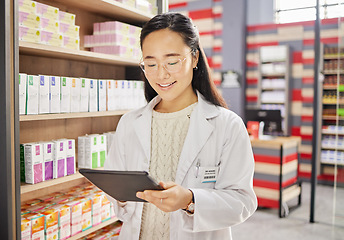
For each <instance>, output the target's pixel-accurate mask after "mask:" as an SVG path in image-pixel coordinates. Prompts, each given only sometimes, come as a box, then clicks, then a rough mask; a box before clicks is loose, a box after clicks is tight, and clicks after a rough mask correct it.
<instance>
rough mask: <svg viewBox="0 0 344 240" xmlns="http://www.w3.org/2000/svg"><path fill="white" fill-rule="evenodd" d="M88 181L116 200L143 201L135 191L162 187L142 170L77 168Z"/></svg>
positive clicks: (160, 188)
mask: <svg viewBox="0 0 344 240" xmlns="http://www.w3.org/2000/svg"><path fill="white" fill-rule="evenodd" d="M79 172H80V173H81V174H82V175H84V176H85V177H86V178H87V179H88V180H89V181H90V182H92V183H93V184H94V185H96V186H97V187H98V188H100V189H101V190H103V191H104V192H105V193H107V194H108V195H110V196H111V197H113V198H114V199H116V200H118V201H134V202H145V200H143V199H140V198H137V197H136V193H137V192H142V191H144V190H163V188H162V187H161V186H160V185H159V184H158V183H157V182H156V181H155V180H154V179H153V178H151V177H150V176H149V175H148V173H147V172H144V171H112V170H94V169H79Z"/></svg>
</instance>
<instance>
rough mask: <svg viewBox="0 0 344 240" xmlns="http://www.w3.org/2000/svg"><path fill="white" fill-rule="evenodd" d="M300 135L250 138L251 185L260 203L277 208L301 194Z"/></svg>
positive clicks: (262, 205) (261, 205) (263, 205)
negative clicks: (251, 160) (252, 156)
mask: <svg viewBox="0 0 344 240" xmlns="http://www.w3.org/2000/svg"><path fill="white" fill-rule="evenodd" d="M299 141H300V138H298V137H290V138H276V139H274V140H252V141H251V142H252V149H253V154H254V159H255V170H254V179H253V187H254V191H255V193H256V195H257V198H258V205H259V206H260V207H269V208H279V209H280V216H282V213H281V208H282V204H284V203H286V202H288V201H289V200H291V199H293V198H295V197H297V196H299V195H300V192H301V188H300V187H299V186H298V185H297V184H296V183H297V175H298V144H299Z"/></svg>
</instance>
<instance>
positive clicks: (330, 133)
mask: <svg viewBox="0 0 344 240" xmlns="http://www.w3.org/2000/svg"><path fill="white" fill-rule="evenodd" d="M321 132H322V134H326V135H344V132H335V131H328V130H324V129H323V130H322V131H321Z"/></svg>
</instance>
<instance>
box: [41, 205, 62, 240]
mask: <svg viewBox="0 0 344 240" xmlns="http://www.w3.org/2000/svg"><path fill="white" fill-rule="evenodd" d="M42 214H43V215H44V216H45V221H44V226H45V239H46V240H55V239H58V235H59V232H58V227H59V225H58V224H59V211H58V210H57V209H55V208H50V209H47V210H45V211H43V212H42Z"/></svg>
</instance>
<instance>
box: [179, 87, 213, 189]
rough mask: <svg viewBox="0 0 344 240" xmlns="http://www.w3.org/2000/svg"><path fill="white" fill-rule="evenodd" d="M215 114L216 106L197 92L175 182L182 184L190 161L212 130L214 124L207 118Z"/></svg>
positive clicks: (192, 160) (191, 161)
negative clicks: (196, 102)
mask: <svg viewBox="0 0 344 240" xmlns="http://www.w3.org/2000/svg"><path fill="white" fill-rule="evenodd" d="M217 114H218V109H217V107H216V106H214V105H212V104H209V103H207V102H206V101H205V100H204V99H203V98H202V95H201V94H200V93H198V105H197V107H196V108H195V109H194V111H193V113H192V114H191V117H190V125H189V131H188V133H187V136H186V138H185V141H184V146H183V149H182V152H181V155H180V159H179V163H178V169H177V174H176V179H175V182H176V183H177V184H182V182H183V180H184V178H185V176H186V174H187V172H188V170H189V169H190V167H191V165H192V163H193V162H194V160H195V159H196V157H197V155H198V153H199V152H200V151H201V149H202V148H203V146H204V144H205V143H206V142H207V140H208V138H209V136H210V135H211V133H212V132H213V130H214V126H213V125H212V124H210V123H209V122H208V119H209V118H212V117H215V116H216V115H217Z"/></svg>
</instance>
